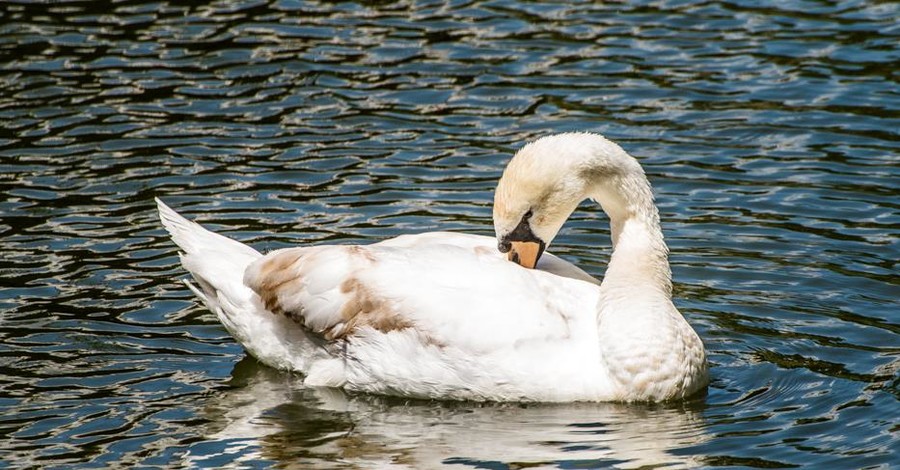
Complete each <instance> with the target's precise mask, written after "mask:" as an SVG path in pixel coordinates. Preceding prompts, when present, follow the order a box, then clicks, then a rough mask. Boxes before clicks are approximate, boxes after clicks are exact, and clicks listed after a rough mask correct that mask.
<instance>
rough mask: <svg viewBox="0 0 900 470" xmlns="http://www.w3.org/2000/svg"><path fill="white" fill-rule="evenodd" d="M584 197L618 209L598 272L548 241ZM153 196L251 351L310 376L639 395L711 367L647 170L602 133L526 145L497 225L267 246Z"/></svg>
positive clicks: (204, 295)
mask: <svg viewBox="0 0 900 470" xmlns="http://www.w3.org/2000/svg"><path fill="white" fill-rule="evenodd" d="M586 199H592V200H594V201H596V202H598V203H599V204H600V206H601V207H602V209H603V210H604V211H605V212H606V214H607V216H608V217H609V222H610V228H611V233H612V244H613V252H612V255H611V257H610V261H609V266H608V267H607V270H606V274H605V276H604V279H603V281H602V282H598V281H597V280H595V279H594V278H592V277H591V276H590V275H588V274H587V273H585V272H584V271H582V270H581V269H579V268H578V267H576V266H574V265H572V264H571V263H568V262H566V261H564V260H562V259H560V258H557V257H555V256H553V255H552V254H549V253H546V248H547V247H548V246H549V245H550V243H551V242H552V241H553V238H554V237H555V236H556V234H557V232H559V230H560V228H561V227H562V225H563V223H564V222H565V221H566V219H568V217H569V215H571V213H572V212H573V211H574V210H575V209H576V207H577V206H578V204H579V203H580V202H582V201H584V200H586ZM156 202H157V205H158V210H159V216H160V220H161V221H162V224H163V225H164V227H165V228H166V230H167V231H168V232H169V234H170V235H171V237H172V239H173V241H174V242H175V243H176V244H177V245H178V246H179V247H180V249H181V253H180V259H181V264H182V265H183V266H184V268H185V269H186V270H187V271H189V272H190V273H191V275H192V276H193V278H194V280H195V281H196V285H194V284H193V283H190V282H188V281H185V283H186V284H187V285H188V287H189V288H190V289H191V290H192V291H193V292H194V294H196V295H197V297H199V298H200V299H202V301H203V302H204V303H205V304H206V305H207V307H208V308H209V309H210V310H211V311H212V312H214V313H215V314H216V315H217V317H218V318H219V320H220V321H221V323H222V325H223V326H224V327H225V328H226V329H227V330H228V332H229V333H230V334H231V335H232V336H233V337H234V338H235V339H236V340H237V341H238V342H239V343H241V344H242V345H243V346H244V348H245V349H246V350H247V352H248V353H249V354H250V355H252V356H254V357H256V358H257V359H258V360H259V361H260V362H262V363H264V364H266V365H268V366H271V367H274V368H278V369H284V370H290V371H296V372H299V373H301V374H303V377H304V378H303V380H304V383H305V384H307V385H310V386H326V387H341V388H344V389H346V390H349V391H358V392H367V393H375V394H385V395H396V396H403V397H411V398H425V399H451V400H475V401H539V402H568V401H626V402H627V401H663V400H670V399H679V398H685V397H688V396H690V395H692V394H695V393H697V392H701V391H702V390H705V388H706V386H707V384H708V381H709V379H708V369H707V363H706V353H705V351H704V347H703V343H702V341H701V340H700V338H699V336H698V335H697V333H696V332H695V331H694V330H693V328H691V326H690V325H689V324H688V322H687V321H686V320H685V319H684V317H683V316H682V315H681V314H680V313H679V312H678V310H677V309H676V308H675V306H674V305H673V303H672V281H671V271H670V268H669V264H668V248H667V246H666V244H665V242H664V241H663V235H662V231H661V229H660V224H659V212H658V210H657V208H656V206H655V204H654V202H653V194H652V191H651V188H650V183H649V181H648V180H647V178H646V176H645V175H644V171H643V169H642V168H641V166H640V164H639V163H638V161H637V160H636V159H634V158H633V157H632V156H630V155H629V154H628V153H626V152H625V151H624V150H623V149H622V148H621V147H619V146H618V145H617V144H615V143H613V142H611V141H609V140H607V139H606V138H604V137H602V136H600V135H598V134H592V133H565V134H556V135H550V136H546V137H543V138H540V139H538V140H536V141H533V142H531V143H528V144H526V145H525V146H524V147H522V148H521V149H520V150H519V151H518V152H517V153H516V154H515V155H514V156H513V158H512V159H511V160H510V161H509V163H508V164H507V166H506V169H505V170H504V172H503V175H502V177H501V178H500V181H499V183H498V186H497V190H496V193H495V198H494V206H493V218H494V228H495V232H496V238H493V237H486V236H476V235H467V234H461V233H449V232H431V233H422V234H418V235H402V236H399V237H396V238H392V239H389V240H384V241H381V242H378V243H374V244H371V245H325V246H309V247H299V248H286V249H280V250H275V251H273V252H271V253H268V254H266V255H262V254H260V253H259V252H258V251H256V250H254V249H253V248H251V247H249V246H247V245H244V244H242V243H240V242H237V241H235V240H232V239H229V238H227V237H224V236H221V235H218V234H215V233H213V232H210V231H208V230H206V229H204V228H203V227H201V226H200V225H198V224H197V223H194V222H191V221H188V220H187V219H185V218H184V217H182V216H180V215H179V214H177V213H176V212H175V211H174V210H172V209H171V208H169V207H168V206H166V205H165V204H164V203H163V202H162V201H160V200H159V199H158V198H157V199H156ZM529 268H535V269H529Z"/></svg>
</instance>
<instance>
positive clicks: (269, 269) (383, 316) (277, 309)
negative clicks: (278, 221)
mask: <svg viewBox="0 0 900 470" xmlns="http://www.w3.org/2000/svg"><path fill="white" fill-rule="evenodd" d="M344 249H345V250H346V251H347V253H348V254H349V255H350V256H351V257H354V258H357V259H359V260H361V261H362V263H363V264H364V265H369V264H371V263H374V262H376V261H377V258H376V257H375V255H374V254H373V253H372V252H371V250H368V249H366V248H365V247H362V246H358V245H353V246H348V247H345V248H344ZM313 258H315V254H314V252H312V253H309V256H307V252H304V251H299V250H298V252H297V253H295V254H292V255H280V256H273V257H272V258H271V259H269V260H266V261H265V262H264V263H263V264H262V266H260V268H259V276H258V279H260V280H261V281H260V282H259V283H257V284H256V285H253V286H251V288H253V290H254V291H255V292H256V293H257V295H259V297H260V298H261V299H262V301H263V304H264V305H265V306H266V309H268V310H269V311H271V312H272V313H275V314H279V315H285V316H287V317H288V318H291V319H292V320H294V321H295V322H297V323H299V324H300V325H301V326H303V327H306V321H305V319H304V318H303V311H302V310H301V311H299V312H297V311H285V310H284V308H283V307H282V305H281V302H280V301H279V297H280V294H282V289H283V288H286V287H289V286H286V285H287V284H289V283H293V282H296V281H297V280H298V278H299V277H300V271H301V269H300V268H301V266H299V265H298V263H300V264H302V263H304V262H309V261H311V260H312V259H313ZM339 288H340V292H341V294H344V295H345V296H346V301H345V302H344V305H343V306H342V307H341V310H340V315H341V319H340V321H339V322H338V323H336V324H334V325H332V326H330V327H327V328H325V329H322V330H320V331H316V332H315V333H318V334H321V335H323V336H324V337H325V339H327V340H338V339H346V338H347V337H348V336H351V335H352V334H353V333H354V332H355V331H356V330H358V329H359V328H362V327H366V326H368V327H370V328H373V329H375V330H378V331H381V332H382V333H388V332H390V331H397V330H403V329H406V328H412V327H413V324H412V322H410V321H409V320H407V319H405V318H403V317H401V316H400V315H398V314H397V312H396V310H395V309H394V308H393V305H392V304H391V302H389V301H387V300H386V299H383V298H381V297H379V296H378V295H377V294H376V293H375V292H373V291H372V290H371V289H369V288H368V287H367V286H366V285H365V284H363V283H362V282H361V281H360V280H359V279H358V278H357V277H355V276H350V277H348V278H347V279H346V280H345V281H344V282H343V283H341V285H340V287H339Z"/></svg>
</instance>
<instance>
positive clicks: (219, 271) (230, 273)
mask: <svg viewBox="0 0 900 470" xmlns="http://www.w3.org/2000/svg"><path fill="white" fill-rule="evenodd" d="M156 205H157V207H158V208H159V219H160V221H162V224H163V226H164V227H165V228H166V231H168V232H169V234H170V235H171V236H172V240H173V241H174V242H175V244H177V245H178V247H179V248H181V250H182V251H183V253H180V258H181V265H182V266H184V268H185V269H187V270H188V271H189V272H190V273H191V276H193V278H194V280H195V281H196V283H197V285H194V284H192V283H190V282H188V281H186V280H185V281H184V282H185V284H187V286H188V288H190V289H191V291H193V292H194V294H196V295H197V297H199V298H200V299H201V300H203V302H204V303H205V304H206V305H207V307H209V309H210V310H212V311H213V312H215V313H216V314H218V315H219V317H220V320H222V322H223V323H224V324H226V327H228V324H229V320H228V319H227V318H225V317H227V315H228V313H229V312H225V311H224V310H222V307H223V305H224V304H225V303H232V304H234V303H241V301H242V300H243V299H247V298H249V297H250V296H251V295H252V291H250V289H249V288H248V287H246V286H244V285H243V275H244V270H245V269H246V268H247V266H248V265H250V263H252V262H253V261H255V260H256V259H257V258H259V257H260V256H262V255H261V254H260V253H259V252H258V251H256V250H254V249H253V248H250V247H249V246H247V245H244V244H243V243H240V242H238V241H236V240H232V239H230V238H228V237H224V236H222V235H219V234H217V233H213V232H210V231H209V230H206V229H205V228H203V227H202V226H201V225H200V224H198V223H196V222H192V221H190V220H187V219H185V218H184V217H182V216H181V215H180V214H178V213H177V212H175V211H174V210H172V208H170V207H169V206H167V205H165V204H164V203H163V202H162V201H160V200H159V198H157V199H156ZM223 296H224V297H223ZM229 298H230V299H229ZM223 315H224V316H223Z"/></svg>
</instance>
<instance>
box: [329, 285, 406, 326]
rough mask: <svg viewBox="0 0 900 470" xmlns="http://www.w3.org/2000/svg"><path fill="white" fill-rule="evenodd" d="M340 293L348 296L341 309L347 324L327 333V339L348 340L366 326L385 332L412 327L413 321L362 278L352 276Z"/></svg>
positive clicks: (344, 323) (342, 286)
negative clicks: (360, 279) (370, 287)
mask: <svg viewBox="0 0 900 470" xmlns="http://www.w3.org/2000/svg"><path fill="white" fill-rule="evenodd" d="M341 293H342V294H346V295H347V296H348V299H347V301H346V302H345V303H344V306H343V307H341V318H342V319H343V320H344V321H343V323H342V324H340V325H337V326H336V327H334V328H332V329H331V330H329V331H328V332H326V333H325V337H326V338H327V339H343V338H346V337H347V336H350V335H351V334H353V332H354V331H356V330H357V329H358V328H361V327H364V326H368V327H370V328H372V329H375V330H378V331H380V332H382V333H388V332H391V331H397V330H405V329H407V328H412V327H413V324H412V322H410V321H409V320H407V319H405V318H403V317H401V316H400V315H398V314H397V312H396V311H395V310H394V309H393V307H392V305H391V304H390V302H388V301H387V300H385V299H382V298H380V297H378V296H377V295H375V293H373V292H372V291H371V290H370V289H369V288H368V287H366V286H365V285H364V284H363V283H362V282H360V281H359V279H356V278H354V277H351V278H349V279H347V280H346V281H344V282H343V283H342V284H341Z"/></svg>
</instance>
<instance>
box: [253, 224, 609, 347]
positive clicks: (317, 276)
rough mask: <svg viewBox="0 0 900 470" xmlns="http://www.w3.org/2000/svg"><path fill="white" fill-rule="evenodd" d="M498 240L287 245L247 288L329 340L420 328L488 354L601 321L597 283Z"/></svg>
mask: <svg viewBox="0 0 900 470" xmlns="http://www.w3.org/2000/svg"><path fill="white" fill-rule="evenodd" d="M494 243H495V241H494V239H493V238H490V237H479V236H472V235H459V234H450V233H433V234H424V235H419V236H406V237H398V238H396V239H392V240H390V241H388V242H383V243H379V244H375V245H369V246H323V247H311V248H289V249H284V250H278V251H275V252H272V253H270V254H268V255H266V256H265V257H263V258H262V259H260V260H258V261H257V262H255V263H253V264H252V265H251V266H250V267H249V268H248V269H247V271H246V273H245V276H244V282H245V283H246V284H247V285H248V286H249V287H250V288H252V289H253V290H254V291H255V292H256V293H257V294H258V295H259V296H260V298H261V299H262V301H263V302H264V304H265V305H266V307H267V308H268V309H269V310H271V311H272V312H275V313H276V314H283V315H286V316H289V317H290V318H292V319H293V320H294V321H296V322H297V323H298V324H300V325H301V326H303V327H304V328H306V329H308V330H310V331H312V332H314V333H316V334H319V335H321V336H322V337H323V338H325V339H326V340H327V341H338V340H341V339H352V338H353V337H354V336H357V335H361V334H370V333H371V332H372V330H375V331H377V332H381V333H385V334H387V333H390V332H392V331H413V332H415V333H416V335H417V337H418V338H419V339H420V340H421V341H423V342H426V343H427V342H433V343H434V344H440V345H445V346H452V347H455V348H460V349H464V350H468V351H472V352H488V351H492V350H496V349H498V348H506V347H510V346H511V345H514V344H517V343H518V344H521V343H523V342H529V341H543V340H546V339H547V338H554V337H556V338H559V337H566V336H567V335H570V334H571V331H572V328H573V325H572V322H573V321H576V320H578V321H580V318H576V317H578V316H579V315H582V316H583V315H585V314H587V315H590V314H591V312H594V315H595V312H596V299H597V296H596V290H597V288H596V286H595V285H592V284H589V283H587V282H584V281H580V280H574V279H571V278H569V277H563V276H558V275H555V274H552V273H549V272H546V271H539V270H529V269H525V268H522V267H520V266H518V265H516V264H515V263H512V262H509V261H506V260H505V259H504V258H503V255H501V254H500V253H498V252H497V251H496V248H495V247H494ZM548 260H549V261H548V264H552V265H553V266H554V267H555V268H557V269H561V270H566V271H569V272H570V273H575V275H577V276H582V277H588V278H589V276H587V275H586V274H583V272H581V271H580V270H578V269H577V268H575V267H574V266H571V265H570V264H568V263H565V262H564V261H562V260H559V259H555V260H554V258H552V257H548ZM566 265H568V266H566ZM541 267H543V265H541ZM573 269H574V270H577V272H576V271H573Z"/></svg>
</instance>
